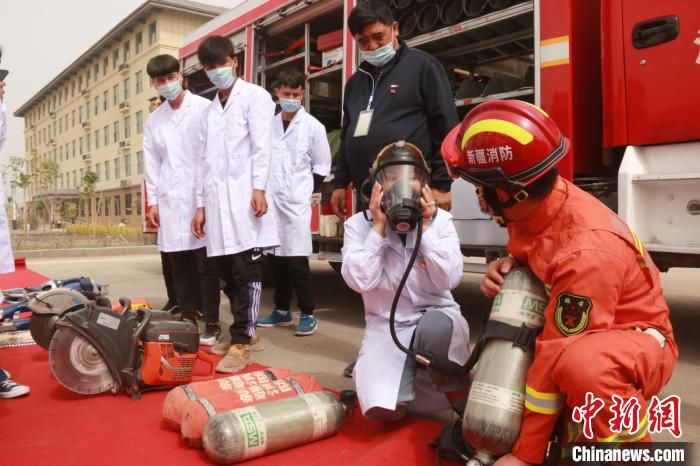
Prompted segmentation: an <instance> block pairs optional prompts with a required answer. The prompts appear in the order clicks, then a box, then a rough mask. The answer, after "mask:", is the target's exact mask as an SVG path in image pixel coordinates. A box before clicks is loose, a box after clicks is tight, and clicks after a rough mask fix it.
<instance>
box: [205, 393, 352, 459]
mask: <svg viewBox="0 0 700 466" xmlns="http://www.w3.org/2000/svg"><path fill="white" fill-rule="evenodd" d="M345 409H346V407H345V405H343V404H342V403H341V402H340V400H338V398H336V396H335V395H334V394H332V393H329V392H315V393H307V394H304V395H300V396H295V397H292V398H284V399H280V400H275V401H269V402H267V403H262V404H259V405H255V406H248V407H245V408H238V409H234V410H233V411H228V412H225V413H221V414H217V415H216V416H214V417H212V418H211V419H210V420H209V423H207V426H206V427H205V428H204V434H203V438H202V443H203V444H204V451H205V452H206V453H207V456H209V458H210V459H211V460H212V461H214V462H216V463H237V462H240V461H243V460H247V459H250V458H255V457H258V456H263V455H266V454H270V453H274V452H277V451H281V450H286V449H288V448H291V447H295V446H298V445H303V444H305V443H309V442H313V441H315V440H319V439H322V438H326V437H330V436H332V435H333V434H335V433H336V432H338V431H339V430H340V428H341V427H342V426H343V421H344V420H345Z"/></svg>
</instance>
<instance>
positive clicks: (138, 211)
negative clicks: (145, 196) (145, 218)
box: [136, 193, 141, 215]
mask: <svg viewBox="0 0 700 466" xmlns="http://www.w3.org/2000/svg"><path fill="white" fill-rule="evenodd" d="M136 215H141V193H136Z"/></svg>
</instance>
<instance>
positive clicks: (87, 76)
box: [85, 69, 90, 88]
mask: <svg viewBox="0 0 700 466" xmlns="http://www.w3.org/2000/svg"><path fill="white" fill-rule="evenodd" d="M89 85H90V70H89V69H88V70H87V75H86V77H85V87H86V88H87V87H88V86H89Z"/></svg>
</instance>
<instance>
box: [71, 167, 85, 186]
mask: <svg viewBox="0 0 700 466" xmlns="http://www.w3.org/2000/svg"><path fill="white" fill-rule="evenodd" d="M80 182H81V183H82V182H83V180H82V179H81V180H80ZM73 186H75V187H76V188H77V187H78V172H77V171H75V170H73Z"/></svg>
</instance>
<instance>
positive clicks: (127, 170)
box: [124, 154, 131, 178]
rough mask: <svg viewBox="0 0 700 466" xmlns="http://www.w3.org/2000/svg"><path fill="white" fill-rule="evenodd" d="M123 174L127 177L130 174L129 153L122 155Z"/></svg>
mask: <svg viewBox="0 0 700 466" xmlns="http://www.w3.org/2000/svg"><path fill="white" fill-rule="evenodd" d="M124 176H126V177H127V178H128V177H130V176H131V154H126V155H125V156H124Z"/></svg>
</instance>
